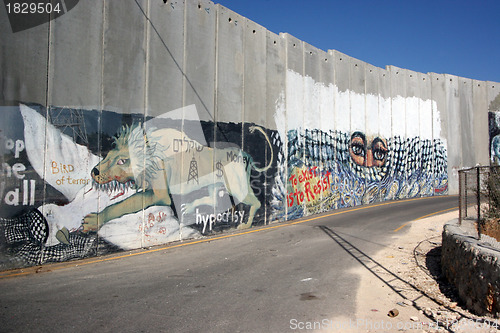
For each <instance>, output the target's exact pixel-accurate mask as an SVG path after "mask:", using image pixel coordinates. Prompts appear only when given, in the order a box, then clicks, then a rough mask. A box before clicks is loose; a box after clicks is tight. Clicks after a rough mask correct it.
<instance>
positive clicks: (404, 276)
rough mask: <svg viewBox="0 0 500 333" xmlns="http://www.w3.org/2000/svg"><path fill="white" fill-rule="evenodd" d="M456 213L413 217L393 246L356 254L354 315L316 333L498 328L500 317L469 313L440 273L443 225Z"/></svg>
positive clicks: (466, 330)
mask: <svg viewBox="0 0 500 333" xmlns="http://www.w3.org/2000/svg"><path fill="white" fill-rule="evenodd" d="M457 217H458V211H454V212H450V213H446V214H442V215H438V216H433V217H429V218H426V219H421V220H416V221H413V222H412V223H411V224H409V226H406V227H405V228H408V229H407V230H408V231H407V232H406V233H404V232H398V233H395V235H394V242H393V245H392V246H390V247H387V248H384V249H383V250H381V251H380V252H379V253H377V254H376V255H375V256H374V257H366V256H365V257H364V258H361V262H362V263H360V265H359V268H357V269H356V272H355V273H357V274H359V276H360V278H361V282H360V288H359V290H358V294H357V298H356V301H357V311H356V314H355V315H353V316H352V317H350V318H346V317H338V318H334V319H332V320H331V321H330V322H328V323H325V324H326V325H325V326H323V329H322V330H321V331H330V332H499V330H497V328H500V320H495V319H494V318H490V317H479V316H475V315H473V314H471V313H470V312H468V311H467V310H466V309H465V308H463V307H462V306H461V304H460V301H459V299H458V297H457V294H456V291H455V289H454V287H453V286H451V285H450V284H448V283H447V281H446V279H445V278H444V276H443V275H442V274H441V233H442V230H443V225H444V224H446V223H447V222H449V221H451V220H453V219H455V218H457ZM402 231H404V230H402Z"/></svg>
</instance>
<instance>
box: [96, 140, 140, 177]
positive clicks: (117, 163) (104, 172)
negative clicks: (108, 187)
mask: <svg viewBox="0 0 500 333" xmlns="http://www.w3.org/2000/svg"><path fill="white" fill-rule="evenodd" d="M91 176H92V179H93V180H94V182H96V183H97V184H106V183H110V182H118V183H121V184H125V183H127V182H134V175H133V171H132V166H131V163H130V155H129V152H128V149H126V148H125V149H123V148H122V149H116V148H115V149H113V150H111V151H110V152H109V153H108V154H107V155H106V158H105V159H104V160H102V161H101V162H100V163H99V164H97V165H96V166H95V167H94V168H93V169H92V172H91Z"/></svg>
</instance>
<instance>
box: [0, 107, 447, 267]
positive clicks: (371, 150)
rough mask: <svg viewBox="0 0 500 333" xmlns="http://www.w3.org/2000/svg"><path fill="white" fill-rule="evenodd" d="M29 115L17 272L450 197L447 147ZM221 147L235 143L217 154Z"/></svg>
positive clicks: (355, 135) (13, 173)
mask: <svg viewBox="0 0 500 333" xmlns="http://www.w3.org/2000/svg"><path fill="white" fill-rule="evenodd" d="M52 109H54V110H56V111H60V110H59V109H57V108H52ZM16 112H17V113H18V114H20V116H19V118H20V119H21V122H22V124H23V133H22V134H19V133H17V134H16V135H14V134H9V136H8V137H7V136H5V138H4V139H3V141H4V142H3V145H4V148H5V149H4V154H3V155H4V156H3V157H2V158H3V160H2V162H3V178H2V200H3V201H2V216H1V219H0V231H1V232H0V237H1V238H0V245H1V247H0V265H2V267H3V268H10V267H18V266H26V265H36V264H42V263H45V262H54V261H65V260H70V259H74V258H84V257H88V256H94V255H99V254H105V253H109V252H111V251H116V250H123V249H135V248H140V247H147V246H152V245H158V244H164V243H167V242H171V241H176V240H180V239H187V238H195V237H200V236H202V235H207V234H209V233H212V232H220V231H223V230H226V229H230V228H239V229H243V228H249V227H251V226H253V225H262V224H264V223H270V222H272V221H274V220H286V219H294V218H298V217H301V216H305V215H310V214H315V213H320V212H323V211H327V210H332V209H338V208H343V207H351V206H356V205H361V204H367V203H372V202H377V201H384V200H393V199H402V198H410V197H417V196H429V195H439V194H443V193H446V192H447V185H448V178H447V172H446V168H447V166H446V149H445V146H444V144H443V142H441V141H440V140H439V139H435V140H430V139H421V138H419V137H413V138H404V137H401V136H392V137H388V138H386V137H384V136H383V135H369V134H366V133H365V132H363V131H353V132H348V131H346V132H344V131H340V130H329V131H327V130H321V129H302V128H297V129H290V130H288V131H287V132H286V135H285V139H286V141H283V140H282V138H283V137H284V136H283V135H280V131H279V130H269V129H266V128H263V127H261V126H256V125H254V124H245V125H242V124H233V123H221V122H218V123H217V126H214V123H213V122H204V121H200V120H199V119H198V118H197V117H198V116H197V112H196V108H195V107H194V106H191V107H187V108H184V109H183V110H181V111H179V110H174V111H171V112H168V113H166V114H164V115H161V116H158V117H155V118H146V119H145V118H144V115H140V114H136V115H123V114H117V113H114V112H108V111H97V110H78V112H77V113H78V114H79V115H80V116H81V117H82V121H83V123H82V124H83V125H84V126H83V125H82V128H83V127H85V128H86V132H87V133H80V134H79V135H75V133H73V135H69V134H68V133H67V132H65V131H64V129H63V127H61V126H56V122H55V120H54V119H53V117H49V118H47V115H48V114H50V110H49V112H47V111H46V110H44V108H42V107H40V106H38V107H35V106H26V105H21V106H20V107H19V108H18V109H17V110H16ZM68 112H69V111H68ZM74 112H76V111H74ZM180 115H182V116H180ZM47 119H49V120H51V121H52V122H51V121H48V120H47ZM99 124H107V125H106V126H104V127H103V126H102V125H99ZM99 126H100V127H99ZM98 129H99V130H98ZM7 132H8V131H7ZM215 133H218V134H220V133H224V137H225V139H226V140H225V142H217V143H213V142H212V143H207V142H206V139H205V138H214V137H215V136H216V135H215ZM242 133H244V134H245V138H246V140H248V142H252V143H253V144H247V145H246V148H245V149H241V148H240V147H239V146H238V144H237V143H238V142H241V135H242ZM87 134H88V135H87ZM284 142H285V143H284ZM264 147H265V148H264ZM9 180H15V181H12V182H10V183H9ZM5 208H17V210H15V211H14V210H9V209H5Z"/></svg>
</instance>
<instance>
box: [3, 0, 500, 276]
mask: <svg viewBox="0 0 500 333" xmlns="http://www.w3.org/2000/svg"><path fill="white" fill-rule="evenodd" d="M2 8H3V7H2ZM0 10H3V9H1V8H0ZM2 15H5V13H4V14H2ZM1 21H2V22H1V23H0V29H1V33H2V39H1V40H0V46H1V48H0V55H1V57H0V65H1V73H2V79H1V80H0V102H1V103H2V104H1V106H2V113H1V114H0V120H1V122H0V130H1V132H0V147H2V154H1V155H0V157H1V160H0V162H1V165H2V175H1V178H0V209H1V210H0V233H1V235H0V242H3V243H1V244H0V268H1V269H8V268H15V267H20V266H31V265H40V264H44V263H46V262H58V261H66V260H71V259H75V258H84V257H88V256H90V255H102V254H106V253H109V252H110V251H114V250H116V249H123V250H130V249H135V248H140V247H149V246H154V245H159V244H165V243H168V242H172V241H178V240H184V239H189V238H196V237H203V236H206V235H211V234H215V233H219V232H224V231H226V230H231V229H247V228H250V227H253V226H256V225H265V224H269V223H273V222H276V221H286V220H293V219H296V218H300V217H304V216H309V215H313V214H318V213H321V212H325V211H330V210H334V209H339V208H346V207H353V206H357V205H361V204H370V203H374V202H381V201H386V200H393V199H407V198H414V197H420V196H432V195H442V194H449V193H451V194H455V193H457V190H458V185H457V184H458V183H457V172H458V170H459V169H460V168H462V167H464V166H473V165H475V164H478V163H480V164H487V163H488V162H500V97H499V96H500V85H499V84H498V83H495V82H481V81H475V80H470V79H465V78H459V77H456V76H453V75H448V74H435V73H430V74H424V73H417V72H414V71H411V70H407V69H402V68H398V67H394V66H389V67H387V68H385V69H383V68H378V67H375V66H373V65H370V64H368V63H366V62H363V61H362V60H359V59H355V58H353V57H350V56H348V55H346V54H344V53H342V52H339V51H336V50H329V51H328V52H324V51H323V50H319V49H318V48H316V47H314V46H313V45H310V44H308V43H307V41H301V40H299V39H298V38H295V37H294V36H291V35H290V34H287V33H280V34H279V35H277V34H275V33H273V32H270V31H268V30H266V28H265V27H262V26H260V25H258V24H257V23H255V22H252V21H250V20H248V19H247V18H245V17H243V16H241V15H239V14H237V13H235V12H233V11H231V10H230V9H228V8H225V7H223V6H221V5H217V4H214V3H213V2H211V1H208V0H197V1H194V0H174V1H166V2H164V1H151V0H140V1H131V0H128V1H120V2H114V1H104V2H101V3H100V4H92V5H90V4H87V3H83V2H80V3H78V5H77V6H76V7H75V8H73V9H71V10H70V11H69V12H67V13H65V14H64V15H61V16H60V17H58V18H56V19H54V20H52V21H50V22H47V23H43V24H40V25H38V26H35V27H32V28H29V29H25V30H21V31H16V32H15V33H14V32H12V29H11V27H10V26H9V24H8V23H9V21H8V20H1ZM488 111H489V112H488ZM487 126H489V127H488V129H489V131H486V128H487ZM487 133H489V135H488V134H487ZM22 248H29V249H30V250H29V251H20V250H19V249H22Z"/></svg>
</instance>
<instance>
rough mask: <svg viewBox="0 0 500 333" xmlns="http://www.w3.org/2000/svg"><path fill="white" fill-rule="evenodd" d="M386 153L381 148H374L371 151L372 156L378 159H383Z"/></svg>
mask: <svg viewBox="0 0 500 333" xmlns="http://www.w3.org/2000/svg"><path fill="white" fill-rule="evenodd" d="M386 154H387V153H386V152H385V151H384V150H382V149H375V150H374V151H373V158H374V159H376V160H378V161H383V160H384V158H385V155H386Z"/></svg>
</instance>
